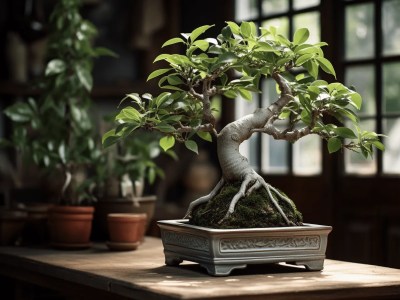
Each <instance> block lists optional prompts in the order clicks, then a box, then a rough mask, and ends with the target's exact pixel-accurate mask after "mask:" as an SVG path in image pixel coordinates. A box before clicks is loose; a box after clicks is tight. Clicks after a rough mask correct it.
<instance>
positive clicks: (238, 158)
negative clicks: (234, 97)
mask: <svg viewBox="0 0 400 300" xmlns="http://www.w3.org/2000/svg"><path fill="white" fill-rule="evenodd" d="M274 79H275V80H276V81H277V83H278V84H279V85H280V88H281V91H282V92H281V96H280V98H279V99H278V100H277V101H276V102H274V103H273V104H271V105H270V106H269V107H267V108H258V109H256V110H255V111H254V112H253V113H252V114H249V115H246V116H244V117H242V118H240V119H238V120H236V121H234V122H232V123H230V124H228V125H226V126H225V127H224V128H223V129H222V130H221V131H220V132H219V134H218V135H217V149H218V150H217V151H218V159H219V163H220V166H221V170H222V178H221V180H220V182H219V183H218V184H217V185H216V187H215V188H214V189H213V190H212V191H211V193H210V194H208V195H207V196H204V197H201V198H199V199H197V200H195V201H193V202H192V203H191V204H190V205H189V209H188V212H187V214H186V216H191V214H192V212H193V209H194V208H195V207H197V206H198V205H200V204H203V203H206V202H208V201H210V200H211V199H213V198H214V197H215V196H216V195H217V194H218V193H219V192H220V190H221V189H222V187H223V186H224V185H225V184H226V183H237V182H240V188H239V191H238V192H237V193H236V194H235V195H234V197H233V198H232V200H231V201H230V204H229V208H228V210H227V211H226V214H225V216H224V217H223V218H222V219H221V220H220V221H219V223H222V222H224V221H225V220H226V219H227V218H229V217H230V215H231V214H232V213H233V212H234V211H235V207H236V204H237V203H238V201H239V200H240V199H242V198H244V197H245V196H249V195H250V194H251V193H253V192H254V191H256V190H259V189H265V190H266V192H267V194H268V198H269V200H270V201H271V203H272V204H273V206H274V207H275V209H276V211H277V212H278V213H279V214H280V215H281V216H282V218H283V219H284V220H285V223H286V224H287V225H294V224H295V222H293V221H292V220H290V219H289V218H288V217H287V215H286V213H285V212H284V211H283V209H282V207H281V205H280V204H279V203H278V202H279V201H284V202H286V204H287V206H288V207H290V209H291V210H293V215H297V213H296V212H295V207H294V205H293V203H292V201H291V200H290V199H288V198H287V197H286V196H285V195H284V194H283V193H281V192H280V191H278V190H277V189H276V188H274V187H272V186H271V185H270V184H268V183H267V182H266V181H265V180H264V179H263V178H262V177H261V176H260V175H259V174H257V172H256V171H254V170H253V168H252V167H251V166H250V164H249V161H248V159H247V158H246V157H244V156H243V155H241V154H240V152H239V146H240V144H241V143H242V142H244V141H246V140H248V139H249V138H250V137H251V135H252V134H253V133H254V132H266V133H269V134H271V135H272V136H274V138H276V139H279V138H281V139H286V140H296V139H298V138H300V137H301V136H304V135H305V134H308V133H310V130H309V128H308V127H307V128H305V129H303V130H300V131H299V130H295V131H292V132H285V133H282V132H279V131H277V130H276V129H275V127H273V126H272V123H273V121H275V120H276V116H277V115H279V113H280V111H281V110H282V108H283V107H284V106H285V105H286V104H287V103H288V102H289V101H290V100H291V99H292V93H291V90H290V88H289V87H288V86H287V84H286V82H285V80H284V79H283V78H282V77H280V76H279V75H276V76H275V77H274Z"/></svg>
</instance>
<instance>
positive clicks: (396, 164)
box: [383, 118, 400, 174]
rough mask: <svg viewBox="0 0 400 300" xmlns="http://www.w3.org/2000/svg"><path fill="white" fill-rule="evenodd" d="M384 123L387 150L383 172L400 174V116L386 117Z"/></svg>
mask: <svg viewBox="0 0 400 300" xmlns="http://www.w3.org/2000/svg"><path fill="white" fill-rule="evenodd" d="M383 124H384V134H385V135H387V136H388V138H385V140H384V143H385V151H384V152H383V173H386V174H400V118H397V119H386V120H384V122H383Z"/></svg>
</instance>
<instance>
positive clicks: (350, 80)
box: [236, 0, 400, 176]
mask: <svg viewBox="0 0 400 300" xmlns="http://www.w3.org/2000/svg"><path fill="white" fill-rule="evenodd" d="M332 3H333V4H332V5H331V8H332V7H333V8H334V9H337V10H338V14H337V15H338V16H340V17H339V18H338V20H332V21H331V22H335V25H334V27H335V28H334V29H333V30H334V36H333V38H332V40H331V41H330V43H331V46H332V44H337V45H343V49H337V50H338V51H335V53H334V54H333V56H334V57H332V58H331V60H332V61H334V62H335V64H334V65H335V67H336V69H338V70H339V72H338V80H339V81H343V82H345V84H346V85H348V86H354V87H355V88H356V90H357V91H358V92H359V93H360V94H361V95H362V96H363V107H362V109H361V112H360V120H361V126H362V128H363V129H365V130H372V131H375V132H379V133H383V134H384V135H386V136H388V138H386V137H384V138H383V142H384V144H385V146H386V151H385V152H383V153H382V152H380V151H377V152H376V155H375V158H374V159H373V160H371V159H368V160H365V159H364V158H363V157H360V155H358V154H356V153H352V152H351V151H345V152H344V153H345V154H344V168H343V170H344V174H347V175H357V176H360V175H362V176H375V175H398V174H400V98H399V95H400V84H399V78H400V19H399V18H398V16H399V15H400V0H380V1H374V0H353V1H351V0H340V1H333V0H332ZM236 4H237V5H236V16H237V20H238V21H242V20H246V21H253V22H255V23H256V24H257V25H258V26H266V27H268V26H276V27H278V29H279V31H280V32H281V33H282V34H284V35H286V36H289V37H290V36H292V35H293V32H294V31H295V30H296V29H298V28H301V27H307V28H308V29H309V30H310V33H311V35H310V38H309V40H310V41H311V42H318V41H319V40H320V37H321V22H320V20H324V19H323V18H325V16H324V15H325V14H326V12H325V11H323V9H324V5H323V3H322V2H321V1H320V0H236ZM324 4H325V3H324ZM325 9H326V8H325ZM321 14H322V18H321ZM341 22H343V24H340V23H341ZM330 30H332V29H330ZM262 92H263V93H262V95H255V97H254V99H255V100H254V101H255V103H253V104H252V105H253V106H265V105H267V104H268V103H270V102H271V101H273V100H274V99H276V97H277V94H276V91H275V85H274V82H273V81H272V80H270V79H266V80H264V82H263V83H262ZM237 105H239V106H240V107H239V108H238V109H237V111H239V112H243V111H244V108H245V107H246V109H250V108H249V104H248V103H247V102H245V101H238V102H237ZM254 148H255V149H254ZM241 151H243V152H244V154H248V153H249V152H252V153H258V156H256V158H253V157H252V158H251V159H252V164H253V166H254V167H255V168H256V169H258V170H259V171H261V172H263V173H268V174H274V173H275V174H293V175H318V174H321V173H322V142H321V140H319V139H318V137H313V136H307V137H305V138H303V139H301V140H299V141H298V142H296V143H294V144H293V145H290V144H288V143H286V142H283V141H273V142H272V138H271V137H268V136H265V135H262V136H261V135H259V136H254V137H252V140H251V141H250V142H248V143H247V144H244V145H243V146H242V148H241ZM304 153H307V155H304Z"/></svg>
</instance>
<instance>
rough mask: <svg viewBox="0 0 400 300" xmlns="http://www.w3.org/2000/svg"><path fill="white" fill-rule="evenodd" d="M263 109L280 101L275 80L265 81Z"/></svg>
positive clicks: (263, 83) (262, 87)
mask: <svg viewBox="0 0 400 300" xmlns="http://www.w3.org/2000/svg"><path fill="white" fill-rule="evenodd" d="M261 89H262V94H261V95H262V104H261V105H262V107H267V106H269V105H270V104H271V103H273V102H275V101H276V100H278V92H277V90H276V89H277V88H276V83H275V81H274V80H273V79H271V78H268V79H265V80H263V82H262V85H261Z"/></svg>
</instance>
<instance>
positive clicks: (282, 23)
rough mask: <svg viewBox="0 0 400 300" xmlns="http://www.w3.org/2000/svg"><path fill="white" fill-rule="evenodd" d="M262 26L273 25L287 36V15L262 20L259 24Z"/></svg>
mask: <svg viewBox="0 0 400 300" xmlns="http://www.w3.org/2000/svg"><path fill="white" fill-rule="evenodd" d="M261 26H262V27H267V28H268V27H269V26H275V27H276V28H277V32H278V33H280V34H282V35H284V36H286V37H287V36H289V19H288V18H287V17H282V18H274V19H269V20H266V21H263V22H262V24H261Z"/></svg>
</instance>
